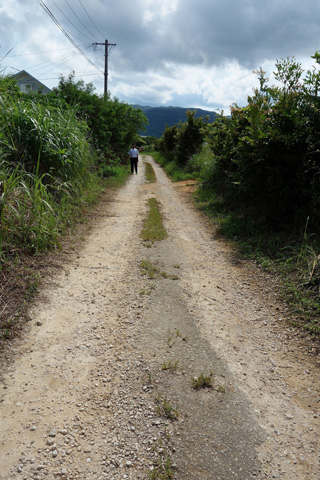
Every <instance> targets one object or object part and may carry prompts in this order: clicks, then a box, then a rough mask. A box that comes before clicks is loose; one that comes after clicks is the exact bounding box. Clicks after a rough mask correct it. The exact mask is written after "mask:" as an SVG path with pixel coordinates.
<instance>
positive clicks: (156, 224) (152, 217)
mask: <svg viewBox="0 0 320 480" xmlns="http://www.w3.org/2000/svg"><path fill="white" fill-rule="evenodd" d="M148 206H149V212H148V215H147V217H146V219H145V220H144V222H143V228H142V230H141V233H140V237H141V238H142V239H143V240H144V241H145V242H151V243H154V242H155V241H160V240H164V239H165V238H166V237H167V235H168V234H167V232H166V229H165V228H164V225H163V219H162V213H161V210H160V205H159V202H158V201H157V199H156V198H149V200H148Z"/></svg>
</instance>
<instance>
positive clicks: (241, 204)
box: [204, 53, 320, 228]
mask: <svg viewBox="0 0 320 480" xmlns="http://www.w3.org/2000/svg"><path fill="white" fill-rule="evenodd" d="M313 58H315V60H316V63H317V64H318V65H319V59H320V57H319V54H318V53H316V55H315V56H314V57H313ZM302 73H303V72H302V68H301V65H300V64H299V63H298V62H296V61H295V59H286V60H281V61H277V63H276V72H275V77H276V79H277V80H278V81H279V82H280V86H271V87H269V86H268V84H267V83H268V79H266V78H265V73H264V72H263V71H262V70H261V69H260V70H259V71H257V72H256V74H257V75H258V77H259V82H260V88H259V89H256V90H255V91H254V95H253V96H251V97H248V105H247V106H246V107H244V108H238V107H237V106H236V105H234V106H233V108H232V112H231V118H220V119H219V120H218V121H216V122H215V123H213V124H210V125H208V126H207V127H206V134H207V138H208V143H209V145H210V147H211V150H212V152H213V157H214V160H213V162H212V164H211V166H210V168H209V167H206V171H205V173H204V184H206V185H211V186H212V187H214V188H215V189H216V191H217V193H219V194H220V195H222V196H223V198H224V201H225V202H226V204H227V205H229V207H231V208H234V209H236V210H238V211H242V212H243V213H246V214H248V212H249V211H250V212H251V213H250V214H251V215H254V217H255V218H256V219H257V220H258V221H260V222H261V221H263V222H268V223H269V224H273V225H274V226H277V228H278V227H281V226H283V225H284V224H288V225H293V223H295V224H297V226H299V227H300V226H301V225H303V224H304V223H305V221H306V218H307V217H309V218H310V221H312V223H313V225H314V226H315V228H318V226H317V225H318V220H319V213H320V212H319V201H320V200H319V191H320V189H319V187H320V149H319V145H320V128H319V127H320V115H319V106H320V105H319V95H318V92H319V82H320V78H319V72H318V70H317V68H316V67H315V68H314V69H313V70H312V71H309V72H307V73H306V76H305V78H303V77H302Z"/></svg>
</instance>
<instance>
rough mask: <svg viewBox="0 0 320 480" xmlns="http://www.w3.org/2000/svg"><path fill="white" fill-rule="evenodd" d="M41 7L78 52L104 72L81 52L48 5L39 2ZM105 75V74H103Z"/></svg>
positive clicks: (40, 0) (41, 0) (39, 0)
mask: <svg viewBox="0 0 320 480" xmlns="http://www.w3.org/2000/svg"><path fill="white" fill-rule="evenodd" d="M37 1H38V3H39V5H40V6H41V7H42V8H43V9H44V11H45V12H46V13H47V14H48V15H49V17H50V18H51V20H52V21H53V22H54V23H55V24H56V25H57V27H58V28H59V29H60V30H61V32H62V33H63V34H64V36H65V37H66V38H67V39H68V40H69V42H70V43H71V44H72V45H73V46H74V47H75V48H76V49H77V50H78V52H79V53H81V55H82V56H83V57H84V58H85V59H86V60H87V61H88V62H89V63H90V64H91V65H93V66H94V67H95V68H96V69H97V70H100V72H102V69H101V68H100V67H98V66H97V65H95V64H94V63H93V62H92V61H91V60H90V59H89V58H88V57H87V56H86V54H85V53H84V52H83V51H82V50H81V48H80V47H78V45H77V44H76V43H75V42H74V41H73V40H72V38H71V37H70V35H69V34H68V33H67V32H66V30H65V29H64V28H63V27H62V25H60V23H59V22H58V20H57V19H56V17H55V16H54V15H53V13H52V12H51V11H50V9H49V8H48V7H47V5H46V4H45V3H44V2H43V0H37ZM102 73H103V72H102Z"/></svg>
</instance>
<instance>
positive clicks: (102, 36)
mask: <svg viewBox="0 0 320 480" xmlns="http://www.w3.org/2000/svg"><path fill="white" fill-rule="evenodd" d="M79 3H80V5H81V7H82V8H83V10H84V12H85V14H86V15H87V17H88V18H89V20H90V22H91V23H92V25H93V26H94V28H95V29H96V30H97V32H98V33H99V34H100V35H101V38H104V35H103V33H101V31H100V30H99V29H98V27H97V26H96V24H95V23H94V21H93V20H92V18H91V17H90V15H89V13H88V12H87V10H86V9H85V7H84V5H83V3H82V1H81V0H79Z"/></svg>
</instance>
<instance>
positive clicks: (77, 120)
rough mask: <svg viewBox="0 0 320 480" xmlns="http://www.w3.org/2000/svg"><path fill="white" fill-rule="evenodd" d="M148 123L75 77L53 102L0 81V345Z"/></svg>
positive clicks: (64, 81) (118, 178) (119, 173)
mask: <svg viewBox="0 0 320 480" xmlns="http://www.w3.org/2000/svg"><path fill="white" fill-rule="evenodd" d="M145 122H146V119H145V117H144V115H143V114H142V112H141V111H139V110H136V109H133V108H132V107H131V106H129V105H127V104H125V103H121V102H119V101H118V100H117V99H110V98H109V97H100V96H98V95H96V94H95V93H94V88H93V86H92V84H88V85H85V84H84V83H83V82H82V81H80V82H75V81H74V74H70V76H69V77H68V78H64V77H61V79H60V83H59V86H58V87H57V88H56V89H54V93H53V94H50V95H41V94H34V95H33V94H23V93H21V92H20V91H19V89H18V87H17V86H16V84H15V83H13V82H12V80H11V79H10V78H7V77H4V78H2V79H1V80H0V158H1V163H0V277H1V278H0V346H1V344H2V345H3V342H5V340H6V339H10V338H12V336H14V335H15V334H16V333H17V332H18V331H19V330H20V327H21V326H22V325H23V323H24V322H25V321H26V320H27V319H28V317H27V309H26V302H30V300H31V299H32V298H33V296H34V295H35V293H36V292H37V288H38V285H39V282H40V279H41V272H42V271H44V270H45V268H46V266H47V265H48V262H47V258H48V257H47V256H46V253H47V252H48V251H53V250H56V251H58V250H59V249H61V248H62V242H63V241H64V240H63V239H64V238H65V236H66V235H67V234H68V233H70V232H71V231H72V228H73V227H74V226H75V225H77V224H78V223H79V222H83V221H84V219H85V215H84V213H85V212H87V211H88V209H89V208H92V206H93V205H94V204H95V203H96V202H97V201H98V199H99V197H100V195H101V194H102V193H103V192H105V191H108V190H110V188H114V187H115V186H117V185H120V184H121V183H123V182H124V181H125V179H126V178H127V175H128V168H127V166H126V158H127V149H128V145H129V144H130V143H131V141H132V139H134V140H138V136H137V132H138V131H139V130H141V128H142V127H143V124H144V123H145Z"/></svg>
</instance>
